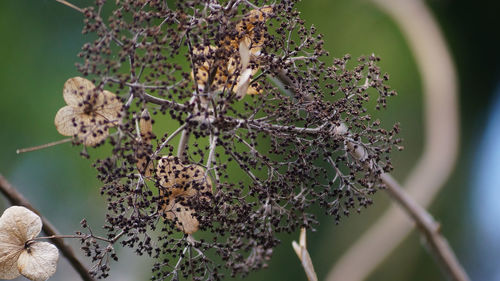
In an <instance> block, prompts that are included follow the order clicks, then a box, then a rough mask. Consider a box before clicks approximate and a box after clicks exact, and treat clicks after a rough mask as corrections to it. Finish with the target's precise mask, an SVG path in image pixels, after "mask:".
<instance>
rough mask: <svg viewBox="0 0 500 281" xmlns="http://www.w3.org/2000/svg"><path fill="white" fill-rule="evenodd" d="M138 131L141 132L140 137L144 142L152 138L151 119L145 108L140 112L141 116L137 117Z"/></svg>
mask: <svg viewBox="0 0 500 281" xmlns="http://www.w3.org/2000/svg"><path fill="white" fill-rule="evenodd" d="M139 132H140V133H141V139H142V141H144V142H147V143H150V141H151V140H152V139H153V138H154V134H153V120H152V119H151V115H150V114H149V111H148V110H147V108H145V109H144V110H143V111H142V113H141V118H140V119H139Z"/></svg>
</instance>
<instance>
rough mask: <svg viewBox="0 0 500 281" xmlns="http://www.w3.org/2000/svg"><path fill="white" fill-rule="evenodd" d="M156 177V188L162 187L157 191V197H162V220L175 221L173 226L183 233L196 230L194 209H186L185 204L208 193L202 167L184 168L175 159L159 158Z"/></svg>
mask: <svg viewBox="0 0 500 281" xmlns="http://www.w3.org/2000/svg"><path fill="white" fill-rule="evenodd" d="M156 174H157V176H158V177H159V178H160V185H161V186H162V187H164V188H161V189H160V196H164V197H165V199H164V200H165V201H166V203H165V204H164V205H163V206H162V211H163V213H164V214H165V216H166V218H167V219H169V220H176V225H177V227H178V228H179V229H181V230H182V231H183V232H185V233H188V234H189V233H193V232H195V231H196V230H198V225H199V222H198V220H197V219H196V218H195V217H194V213H195V210H193V209H192V208H190V207H189V206H186V203H187V200H188V199H189V198H190V197H193V196H195V195H197V194H198V195H201V194H202V193H204V192H211V188H212V182H211V180H210V178H209V177H208V176H206V175H205V170H204V169H203V167H201V166H198V165H195V164H191V165H187V166H184V165H182V164H181V163H180V161H179V160H178V159H177V158H175V157H171V156H170V157H162V158H161V159H160V161H158V166H157V169H156ZM205 198H206V197H205ZM207 199H208V198H207ZM178 209H179V210H180V211H178Z"/></svg>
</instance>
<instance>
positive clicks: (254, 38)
mask: <svg viewBox="0 0 500 281" xmlns="http://www.w3.org/2000/svg"><path fill="white" fill-rule="evenodd" d="M273 11H274V9H273V7H272V6H264V7H262V8H259V9H254V10H251V11H250V12H249V13H248V14H247V15H245V17H243V19H241V20H240V21H239V22H238V24H237V25H236V30H237V31H238V37H239V38H235V39H233V40H231V46H232V47H234V48H238V47H239V45H240V44H241V43H244V44H246V45H247V47H248V48H249V49H250V52H251V53H252V54H253V55H257V54H258V52H259V51H260V49H261V48H262V44H264V41H265V36H264V33H263V32H262V31H261V30H259V31H258V32H255V26H256V25H259V24H262V23H264V22H265V21H266V20H267V19H269V17H270V15H271V14H272V13H273Z"/></svg>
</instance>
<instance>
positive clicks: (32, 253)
mask: <svg viewBox="0 0 500 281" xmlns="http://www.w3.org/2000/svg"><path fill="white" fill-rule="evenodd" d="M58 259H59V251H58V250H57V247H56V246H54V245H52V244H50V243H47V242H35V243H33V244H31V245H29V248H28V249H26V250H25V251H23V252H22V253H21V255H20V256H19V259H18V261H17V269H18V270H19V272H20V273H21V274H22V275H23V276H25V277H26V278H28V279H30V280H33V281H44V280H47V279H48V278H49V277H50V276H52V275H53V274H54V273H55V272H56V267H57V260H58Z"/></svg>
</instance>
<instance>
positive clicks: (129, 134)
mask: <svg viewBox="0 0 500 281" xmlns="http://www.w3.org/2000/svg"><path fill="white" fill-rule="evenodd" d="M295 2H296V1H294V0H283V1H246V0H245V1H243V0H227V1H217V0H193V1H165V0H116V1H114V0H113V1H104V0H97V1H96V4H95V5H94V6H93V7H89V8H86V9H85V11H84V15H85V23H84V29H83V32H84V33H85V34H89V36H91V37H92V38H94V39H93V41H91V42H89V43H87V44H85V45H84V46H83V48H82V52H81V54H80V57H81V64H79V65H78V68H79V70H80V71H81V73H82V74H83V75H84V76H89V77H91V78H94V82H95V84H96V85H98V87H101V88H107V89H110V90H112V91H114V92H115V93H116V94H117V95H118V96H119V97H120V98H121V100H122V102H123V104H124V108H125V109H124V112H123V115H124V117H123V120H121V122H120V125H119V126H117V129H116V131H115V132H114V133H111V134H110V136H109V137H108V141H107V142H109V143H111V145H112V152H111V153H110V155H111V156H109V157H107V158H105V159H100V160H98V161H97V162H96V163H95V167H96V169H97V171H98V172H99V179H100V180H101V181H102V182H103V183H104V186H103V187H102V189H101V192H102V195H103V196H105V197H106V198H107V204H108V213H107V215H106V221H107V224H106V226H105V229H106V230H107V231H108V233H109V235H108V237H107V239H110V241H115V240H116V241H120V243H121V244H122V245H123V246H127V247H131V248H133V249H135V251H136V253H137V254H138V255H143V254H146V255H149V256H151V257H153V258H155V259H156V261H157V262H156V263H155V265H154V267H153V272H154V277H153V279H154V280H179V278H181V277H182V278H188V279H192V280H220V279H221V278H222V277H223V276H224V275H225V274H230V275H233V276H234V275H242V276H244V275H246V274H247V273H249V272H250V271H252V270H255V269H259V268H262V267H264V266H265V265H266V262H267V261H268V259H269V258H270V257H271V255H272V251H273V248H274V247H276V246H277V245H278V244H279V240H278V239H277V238H276V235H277V234H278V233H283V232H286V233H291V232H294V231H296V230H297V229H298V228H300V227H306V228H311V227H313V226H314V224H315V223H317V222H316V220H315V216H314V214H312V213H310V209H311V208H312V207H313V206H321V208H322V210H323V211H324V212H325V213H327V214H329V215H331V216H332V217H333V219H334V220H335V221H338V220H340V219H341V217H342V216H344V215H348V214H349V212H351V211H352V210H355V211H359V210H360V209H361V208H362V207H366V206H368V205H370V204H371V203H372V201H371V199H370V195H371V194H373V193H374V192H375V191H376V190H377V189H379V188H381V187H382V186H381V182H380V180H379V174H380V173H382V172H387V171H390V170H391V169H392V166H391V162H390V159H389V153H390V152H391V150H392V149H393V148H394V147H397V145H398V143H399V142H400V140H399V139H398V138H397V133H398V127H397V126H394V127H393V128H391V129H384V128H383V127H382V126H381V124H380V122H379V121H377V120H373V119H372V117H371V116H370V114H369V113H368V112H367V104H368V103H371V104H372V105H374V106H376V107H377V108H380V107H385V105H386V99H387V98H388V97H389V96H393V95H395V93H394V92H393V91H392V90H391V89H390V88H389V86H387V85H386V84H385V83H386V80H387V79H388V76H387V75H385V74H383V73H381V71H380V69H379V68H378V67H377V65H376V62H377V61H378V60H379V58H377V57H375V56H369V57H364V58H360V59H358V61H357V62H354V61H351V60H350V57H349V56H344V57H343V58H337V59H333V62H332V60H331V59H328V53H327V52H326V51H325V50H324V49H323V40H322V36H321V35H320V34H316V31H315V29H314V28H308V27H306V25H305V23H304V21H303V20H302V19H300V17H299V13H298V12H297V11H296V10H295V9H294V4H295ZM161 120H168V122H170V123H175V124H178V126H179V127H178V129H177V130H172V131H160V130H159V129H158V128H156V127H155V124H156V123H159V122H160V121H161ZM115 237H119V238H120V239H115ZM92 245H94V244H93V243H87V244H86V245H85V249H86V252H87V253H89V254H91V255H94V259H96V260H100V262H102V259H103V258H102V255H101V256H99V255H98V254H95V253H96V251H95V250H91V249H90V248H91V247H92ZM99 252H100V253H101V252H102V251H99ZM93 253H94V254H93ZM102 268H103V270H102V272H101V273H96V274H97V275H99V274H101V275H100V276H101V277H105V276H106V271H107V270H108V269H109V268H108V267H107V266H104V265H103V266H102Z"/></svg>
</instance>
